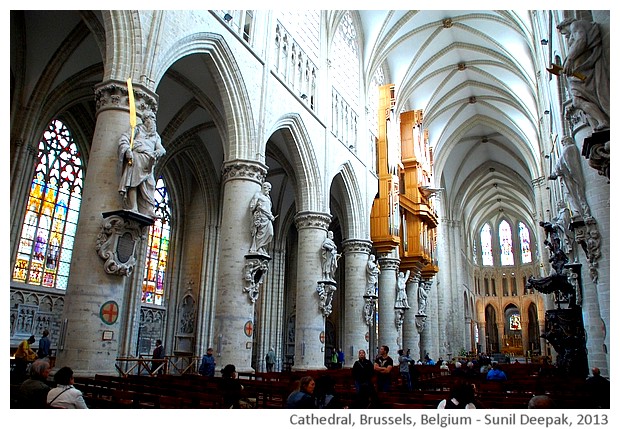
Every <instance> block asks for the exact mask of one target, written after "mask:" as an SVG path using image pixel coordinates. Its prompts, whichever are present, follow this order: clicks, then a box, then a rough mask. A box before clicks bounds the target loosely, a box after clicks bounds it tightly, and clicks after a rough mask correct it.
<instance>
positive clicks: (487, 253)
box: [480, 223, 493, 266]
mask: <svg viewBox="0 0 620 429" xmlns="http://www.w3.org/2000/svg"><path fill="white" fill-rule="evenodd" d="M480 243H481V247H482V265H489V266H493V248H492V245H491V225H489V224H488V223H485V224H484V226H483V227H482V231H481V232H480Z"/></svg>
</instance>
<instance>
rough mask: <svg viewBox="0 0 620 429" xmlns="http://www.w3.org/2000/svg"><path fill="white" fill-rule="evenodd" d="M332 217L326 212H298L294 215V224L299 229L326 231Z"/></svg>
mask: <svg viewBox="0 0 620 429" xmlns="http://www.w3.org/2000/svg"><path fill="white" fill-rule="evenodd" d="M331 221H332V217H331V215H329V214H326V213H318V212H299V213H297V214H296V215H295V226H296V227H297V230H300V229H323V230H325V231H327V228H328V227H329V224H330V223H331Z"/></svg>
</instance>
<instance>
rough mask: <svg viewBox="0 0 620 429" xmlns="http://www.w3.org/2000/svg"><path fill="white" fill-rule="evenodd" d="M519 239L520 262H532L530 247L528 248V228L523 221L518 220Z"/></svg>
mask: <svg viewBox="0 0 620 429" xmlns="http://www.w3.org/2000/svg"><path fill="white" fill-rule="evenodd" d="M519 240H520V241H521V262H522V263H523V264H529V263H530V262H532V249H531V248H530V230H529V228H528V227H527V226H525V224H524V223H523V222H519Z"/></svg>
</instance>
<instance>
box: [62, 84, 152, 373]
mask: <svg viewBox="0 0 620 429" xmlns="http://www.w3.org/2000/svg"><path fill="white" fill-rule="evenodd" d="M134 91H135V92H136V101H137V103H136V104H137V105H138V108H139V109H146V110H150V111H155V109H156V99H155V97H156V95H155V94H153V93H150V92H148V91H147V90H145V89H143V88H141V87H140V86H139V85H134ZM95 93H96V99H97V124H96V126H95V132H94V135H93V142H92V145H91V149H90V153H89V163H88V169H87V170H86V176H85V177H84V189H83V192H82V206H81V208H80V218H79V221H78V225H77V231H76V236H75V247H74V248H73V258H72V260H71V268H70V272H69V284H68V286H67V291H66V295H65V306H64V310H63V316H62V320H63V322H62V325H61V333H60V338H59V341H58V353H57V358H56V359H57V361H56V367H58V368H60V367H62V366H69V367H71V368H72V369H73V371H74V374H75V375H76V376H82V375H84V376H87V375H92V374H95V373H97V374H117V371H116V368H115V366H114V365H115V363H116V358H117V356H118V353H119V350H120V348H121V344H122V338H121V334H122V329H121V327H122V326H124V325H126V324H127V323H128V321H127V320H123V319H124V317H123V316H122V315H129V314H134V313H133V312H132V311H127V310H128V309H127V308H126V307H125V306H126V305H128V304H127V303H126V294H125V286H126V284H129V282H130V281H131V277H130V272H131V271H129V272H128V271H125V272H123V273H120V272H118V273H116V274H110V273H108V272H106V270H105V269H104V263H105V262H104V261H103V260H102V259H101V257H100V256H99V255H98V252H97V251H96V245H97V239H98V236H99V234H100V233H101V232H102V228H103V225H104V218H103V213H106V212H113V211H119V210H121V209H122V206H123V202H122V199H121V196H120V195H119V193H118V186H119V180H120V178H119V176H118V175H117V159H118V155H117V150H118V141H119V138H120V136H121V134H123V133H125V132H127V131H128V130H129V129H130V125H129V104H128V93H127V86H126V84H125V83H124V82H117V81H108V82H106V83H103V84H101V85H99V86H98V87H97V88H96V90H95ZM142 111H143V110H139V111H138V114H140V113H142ZM119 223H123V222H122V221H120V222H119ZM128 223H129V222H128ZM134 230H135V232H136V236H135V237H134V238H135V239H136V240H137V241H136V242H135V247H134V249H138V248H139V247H140V246H144V245H145V244H144V242H145V238H146V237H145V235H146V233H147V232H148V228H142V227H141V226H137V227H136V228H134ZM140 235H141V236H140ZM112 251H113V252H116V251H117V249H116V248H113V249H112ZM135 254H136V253H134V256H135ZM123 259H124V258H123ZM131 268H134V270H133V272H134V273H135V274H134V275H135V276H142V275H143V270H142V267H135V266H133V267H131Z"/></svg>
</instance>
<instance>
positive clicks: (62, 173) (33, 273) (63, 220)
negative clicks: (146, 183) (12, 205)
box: [13, 120, 83, 289]
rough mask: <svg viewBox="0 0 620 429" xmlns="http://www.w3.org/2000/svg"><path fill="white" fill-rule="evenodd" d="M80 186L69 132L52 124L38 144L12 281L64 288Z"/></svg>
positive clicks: (80, 173)
mask: <svg viewBox="0 0 620 429" xmlns="http://www.w3.org/2000/svg"><path fill="white" fill-rule="evenodd" d="M82 180H83V169H82V161H81V159H80V153H79V151H78V149H77V145H76V144H75V142H74V141H73V138H72V136H71V133H70V132H69V129H68V128H67V127H66V126H65V125H64V124H63V123H62V122H61V121H59V120H53V121H52V122H50V124H49V125H48V127H47V130H46V131H45V132H44V133H43V138H42V139H41V141H40V142H39V154H38V164H37V167H36V169H35V173H34V176H33V178H32V185H31V187H30V195H29V197H28V203H27V207H26V214H25V216H24V222H23V225H22V232H21V237H20V240H19V248H18V252H17V260H16V261H15V266H14V268H13V280H14V281H18V282H23V283H28V284H33V285H42V286H45V287H51V288H57V289H66V288H67V279H68V276H69V262H70V260H71V254H72V252H73V241H74V237H75V230H76V223H77V218H78V214H79V209H80V204H81V199H82V197H81V195H82ZM68 207H70V208H71V209H72V210H68ZM68 218H69V219H68ZM67 220H69V222H67ZM61 261H62V262H61Z"/></svg>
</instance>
